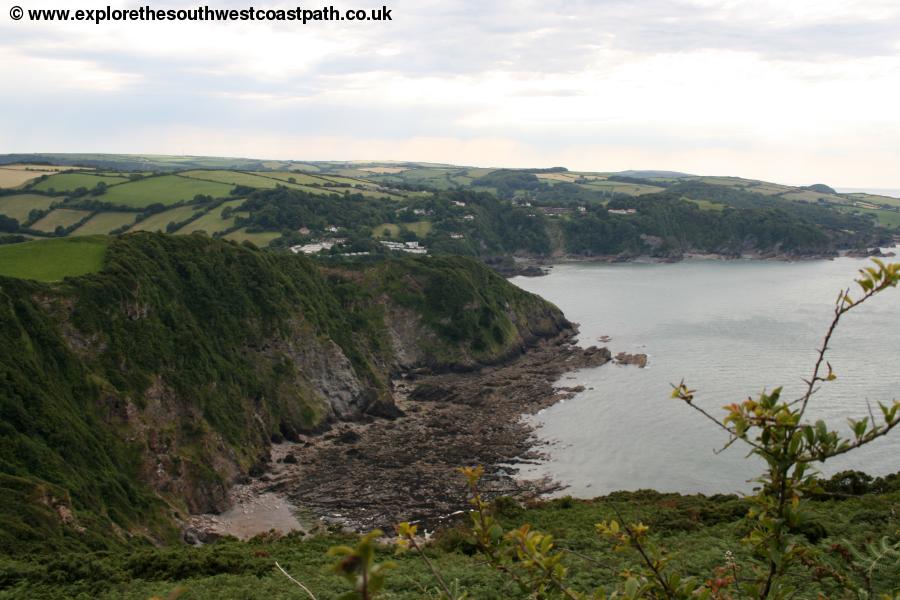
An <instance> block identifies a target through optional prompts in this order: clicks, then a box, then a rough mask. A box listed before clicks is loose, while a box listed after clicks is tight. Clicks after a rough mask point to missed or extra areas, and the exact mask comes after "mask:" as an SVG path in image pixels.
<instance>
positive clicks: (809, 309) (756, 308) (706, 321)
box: [512, 249, 900, 498]
mask: <svg viewBox="0 0 900 600" xmlns="http://www.w3.org/2000/svg"><path fill="white" fill-rule="evenodd" d="M895 250H896V249H895ZM898 254H900V252H898ZM895 260H900V259H895ZM867 262H868V261H867V260H866V259H855V258H837V259H834V260H810V261H801V262H779V261H760V260H685V261H683V262H679V263H674V264H642V263H623V264H600V263H568V264H560V265H556V266H554V267H553V268H552V270H551V273H550V274H549V275H547V276H545V277H537V278H526V277H517V278H514V279H513V280H512V281H513V283H515V284H516V285H518V286H519V287H521V288H523V289H525V290H528V291H530V292H534V293H536V294H539V295H541V296H543V297H544V298H546V299H547V300H549V301H551V302H553V303H555V304H556V305H557V306H558V307H559V308H561V309H562V310H563V312H565V314H566V316H567V317H568V318H569V319H570V320H572V321H575V322H577V323H579V324H580V337H579V343H580V344H581V345H583V346H590V345H605V346H608V347H609V348H610V350H611V351H612V352H613V354H616V353H618V352H622V351H624V352H628V353H644V354H647V355H648V356H649V363H648V365H647V367H646V368H643V369H640V368H637V367H635V366H622V365H616V364H608V365H604V366H602V367H599V368H596V369H589V370H583V371H578V372H575V373H569V374H567V375H566V376H564V377H563V379H562V380H561V381H560V382H559V385H560V386H566V387H574V386H579V385H581V386H584V387H585V391H584V392H582V393H580V394H578V395H577V396H576V397H575V398H573V399H571V400H568V401H565V402H561V403H559V404H556V405H554V406H552V407H550V408H548V409H546V410H544V411H542V412H541V413H539V414H537V415H534V416H531V417H526V419H527V420H528V421H529V422H530V423H531V424H532V425H534V426H535V427H536V435H537V438H538V442H539V443H540V444H541V445H540V447H539V449H540V450H542V451H543V452H544V454H545V455H546V458H545V459H544V460H541V461H538V463H537V464H523V465H519V467H520V476H521V477H523V478H535V477H542V476H550V477H552V478H554V479H555V480H556V481H558V482H560V483H562V484H564V485H565V486H567V487H566V489H565V490H563V491H562V492H560V493H561V494H569V495H572V496H575V497H584V498H590V497H595V496H599V495H603V494H607V493H609V492H612V491H616V490H637V489H642V488H652V489H656V490H660V491H672V492H681V493H706V494H713V493H740V492H748V491H750V490H751V489H752V487H753V485H754V483H753V479H754V478H755V477H756V476H758V474H759V473H760V472H761V470H762V466H763V465H762V462H761V461H760V460H758V459H757V458H755V457H748V450H749V448H748V447H746V446H742V445H741V444H740V443H738V444H734V445H732V446H731V447H729V448H727V449H723V448H724V447H725V446H726V444H727V442H728V435H727V434H726V433H725V432H724V431H722V430H721V429H718V428H717V427H716V426H715V425H714V424H713V423H711V422H710V421H708V420H707V419H705V418H704V417H703V416H702V415H701V414H699V413H698V412H696V411H694V410H692V409H691V408H690V407H688V406H686V405H685V404H684V403H683V402H681V401H678V400H674V399H672V398H671V397H670V396H671V392H672V385H673V384H677V383H679V382H681V381H682V380H684V382H685V383H686V384H687V385H688V386H689V387H690V388H691V389H696V390H697V393H696V401H695V402H696V403H697V404H698V405H699V406H702V407H703V408H705V409H706V410H708V411H709V412H710V413H711V414H714V415H717V416H719V417H722V416H724V415H725V411H724V410H723V409H722V407H723V406H724V405H726V404H730V403H732V402H739V401H741V400H744V399H746V398H747V397H748V396H753V397H755V396H757V395H758V394H759V393H760V392H761V391H763V390H772V389H773V388H775V387H777V386H783V388H784V392H783V394H784V396H783V397H784V398H788V399H793V398H795V397H798V396H799V395H801V393H802V392H803V389H804V384H803V381H802V380H803V378H809V377H810V376H811V373H812V368H813V364H814V361H815V359H816V350H817V348H818V347H819V346H820V344H821V341H822V338H823V336H824V334H825V331H826V329H827V327H828V325H829V323H830V321H831V318H832V315H833V308H834V302H835V299H836V298H837V296H838V292H839V290H841V289H843V288H847V287H850V288H851V289H852V290H856V289H857V286H856V284H855V283H854V278H855V277H856V276H857V271H858V269H860V268H862V267H864V266H866V265H867ZM603 336H609V338H610V339H609V341H608V342H602V341H599V340H600V339H601V338H603ZM827 358H828V360H829V361H830V362H831V364H832V365H833V368H834V372H835V373H836V375H837V380H836V381H834V382H831V383H828V384H827V385H824V386H822V389H821V390H820V391H819V392H818V393H816V394H815V395H814V396H813V398H812V401H811V402H810V407H809V411H808V416H809V418H810V419H812V420H816V419H822V420H824V421H826V422H827V423H828V424H829V425H832V426H835V427H838V428H840V430H841V431H843V432H846V431H847V418H848V417H853V418H861V417H864V416H866V415H868V414H869V411H870V409H871V410H872V411H874V413H875V414H876V415H878V414H880V411H879V410H878V406H877V404H878V403H879V402H884V403H890V402H892V401H893V400H894V399H900V288H898V289H891V290H888V291H886V292H885V293H883V294H882V295H880V296H878V297H876V298H874V299H872V300H871V301H870V302H867V303H866V304H864V305H862V306H860V307H859V309H857V310H855V311H852V312H850V313H848V314H847V315H846V317H845V318H844V319H843V320H842V322H841V324H840V327H839V328H838V330H837V332H836V334H835V336H834V338H833V342H832V350H831V351H830V352H829V354H828V357H827ZM816 466H817V468H819V469H820V470H821V472H822V473H823V474H824V475H831V474H833V473H835V472H838V471H841V470H844V469H861V470H864V471H866V472H868V473H871V474H873V475H876V474H887V473H893V472H897V471H900V428H898V429H897V430H895V431H894V432H892V434H890V435H889V436H888V437H886V438H882V439H880V440H877V441H876V442H874V443H872V444H871V445H869V446H867V447H865V448H863V449H860V450H858V451H855V452H853V453H852V454H848V455H845V456H841V457H837V458H835V459H833V460H830V461H828V462H827V463H826V464H817V465H816Z"/></svg>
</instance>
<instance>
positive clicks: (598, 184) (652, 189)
mask: <svg viewBox="0 0 900 600" xmlns="http://www.w3.org/2000/svg"><path fill="white" fill-rule="evenodd" d="M580 185H582V186H583V187H585V188H587V189H589V190H600V191H605V192H615V193H618V194H629V195H631V196H641V195H643V194H654V193H656V192H661V191H663V189H664V188H661V187H657V186H655V185H642V184H639V183H622V182H621V181H600V180H597V181H592V182H590V183H584V184H580Z"/></svg>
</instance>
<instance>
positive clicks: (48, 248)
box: [0, 236, 110, 281]
mask: <svg viewBox="0 0 900 600" xmlns="http://www.w3.org/2000/svg"><path fill="white" fill-rule="evenodd" d="M109 242H110V238H108V237H104V236H88V237H79V238H60V239H50V240H35V241H33V242H25V243H22V244H12V245H9V246H2V247H0V275H3V276H6V277H17V278H19V279H33V280H35V281H61V280H62V279H64V278H65V277H77V276H79V275H86V274H88V273H94V272H96V271H99V270H100V267H101V266H102V265H103V257H104V256H105V255H106V247H107V246H108V245H109Z"/></svg>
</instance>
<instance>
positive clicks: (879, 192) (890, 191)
mask: <svg viewBox="0 0 900 600" xmlns="http://www.w3.org/2000/svg"><path fill="white" fill-rule="evenodd" d="M837 191H838V193H841V194H855V193H862V194H875V195H876V196H891V197H893V198H900V189H896V188H837Z"/></svg>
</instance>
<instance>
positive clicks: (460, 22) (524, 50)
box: [0, 0, 900, 187]
mask: <svg viewBox="0 0 900 600" xmlns="http://www.w3.org/2000/svg"><path fill="white" fill-rule="evenodd" d="M22 3H23V4H24V3H25V0H23V1H22ZM29 4H33V6H37V5H38V3H30V2H29ZM112 4H113V6H114V7H115V6H125V5H126V4H127V5H128V6H130V4H128V3H126V2H122V1H116V2H112ZM256 4H261V3H260V2H257V3H256ZM380 4H381V3H380V2H379V4H378V5H379V6H380ZM389 4H390V5H391V8H392V10H393V16H394V20H393V21H392V22H389V23H347V22H343V23H311V24H308V25H306V26H300V25H297V24H286V23H259V22H256V23H243V24H238V23H205V24H203V23H107V24H102V25H94V24H92V23H56V24H51V23H35V22H28V21H27V19H26V20H23V21H21V22H18V23H13V22H12V21H9V20H5V16H4V20H0V80H2V81H4V83H6V84H8V85H6V86H5V88H7V90H8V91H5V92H4V94H3V95H0V151H10V152H14V151H25V150H42V151H51V150H54V149H60V148H61V147H65V148H67V149H69V150H81V149H87V148H86V146H87V145H91V146H92V147H91V149H92V150H107V151H110V150H112V148H117V149H119V150H121V149H123V147H125V146H127V147H128V150H129V151H132V152H144V151H150V150H153V151H157V152H167V151H168V152H176V153H177V152H180V151H181V149H182V148H183V147H190V148H192V149H193V150H191V151H192V152H197V151H201V149H202V152H204V153H213V154H217V153H218V154H221V153H235V152H237V153H242V154H246V153H247V152H241V151H240V149H241V148H250V147H252V148H254V151H257V150H258V153H259V154H260V155H263V156H273V155H274V151H275V149H278V152H286V151H289V150H290V149H291V148H295V149H298V150H303V151H304V152H303V156H302V158H307V159H314V158H375V157H378V156H379V153H380V152H381V153H384V155H383V157H384V158H397V159H414V160H435V161H439V162H450V161H458V162H465V163H469V164H472V163H483V164H504V165H510V160H513V159H514V160H521V161H531V162H530V164H535V162H534V161H537V162H539V163H540V164H566V161H571V162H570V163H568V164H569V166H580V167H582V168H593V169H598V170H602V169H609V168H613V167H612V166H611V165H613V164H614V165H618V166H622V167H637V168H643V167H646V168H664V167H665V168H677V169H681V170H691V171H696V172H712V171H714V170H717V169H721V168H723V167H724V166H727V165H723V164H722V157H727V158H728V160H730V161H734V164H736V165H740V168H741V169H746V170H745V171H743V174H744V175H747V176H757V177H769V178H773V177H775V176H778V177H782V176H783V175H782V173H783V172H784V171H785V165H787V164H794V165H795V166H796V169H798V170H803V171H804V179H806V180H810V181H811V180H818V179H826V177H825V176H826V175H828V174H830V173H832V172H834V171H833V170H832V169H834V165H836V164H838V163H839V162H840V163H841V164H842V165H843V172H845V173H846V175H845V177H846V179H845V180H844V181H842V182H840V183H843V184H846V185H867V184H872V185H875V184H877V185H882V186H890V185H897V186H898V187H900V180H898V181H894V182H889V181H886V180H887V179H890V178H893V179H897V178H898V177H900V176H897V175H891V176H886V175H884V174H881V175H878V173H879V172H880V171H877V170H873V169H872V168H870V166H871V165H874V164H877V165H881V166H882V167H881V168H882V171H887V172H894V171H896V169H891V168H889V163H890V162H891V161H893V162H894V164H896V163H897V161H898V159H900V156H898V152H900V150H897V149H898V148H900V131H898V127H897V124H896V116H895V108H894V106H893V105H894V103H895V99H896V97H897V93H898V91H900V83H898V82H900V34H898V32H900V5H897V3H896V2H895V1H894V0H890V1H885V0H859V1H849V0H842V1H838V0H817V1H813V0H791V1H790V2H785V1H783V0H639V1H634V0H629V1H626V0H566V1H563V0H544V1H538V0H499V1H494V2H489V1H484V0H481V1H478V2H476V1H475V0H458V1H454V2H450V1H447V0H417V1H413V0H392V1H391V2H389ZM246 5H247V2H245V1H243V0H227V1H225V0H220V1H219V2H217V3H216V4H215V7H217V8H219V7H221V8H226V7H233V8H246ZM270 5H271V6H270V7H272V8H275V7H278V6H279V2H278V1H277V0H273V1H272V2H271V3H270ZM351 5H352V7H353V8H357V7H364V6H366V5H367V3H366V2H360V1H359V0H354V1H353V2H350V0H348V1H347V2H345V3H343V4H341V7H350V6H351ZM154 6H155V7H156V8H167V7H191V8H193V7H194V3H187V2H182V3H179V2H167V3H154ZM373 6H374V4H373ZM40 7H41V8H48V6H47V5H46V4H45V3H43V2H41V3H40ZM58 7H59V8H62V7H64V6H63V4H62V3H60V5H59V6H58ZM26 8H28V7H27V6H26ZM163 132H164V135H162V133H163ZM179 132H181V133H180V134H179ZM203 136H206V137H205V138H204V137H203ZM204 139H206V140H207V141H206V142H204V141H203V140H204ZM230 140H231V141H230ZM251 140H252V142H251ZM279 140H287V141H285V142H283V143H282V142H279ZM267 144H268V146H267ZM442 144H443V146H442ZM151 147H152V148H151ZM267 147H270V148H272V149H273V151H272V152H265V151H264V150H265V149H266V148H267ZM442 147H443V150H441V148H442ZM366 148H369V149H370V150H369V151H368V152H366V151H365V149H366ZM810 148H814V149H815V151H814V152H813V151H811V150H810ZM310 149H312V150H315V149H318V150H319V151H320V152H322V153H329V152H331V151H332V150H333V151H334V152H336V153H337V154H329V155H328V156H324V155H317V154H316V152H315V151H313V152H311V153H310V152H308V150H310ZM780 149H781V150H780ZM340 150H343V151H345V152H347V153H352V154H353V156H349V155H348V156H339V155H338V154H339V151H340ZM413 152H421V153H423V156H421V157H419V156H415V155H411V154H410V153H413ZM810 156H813V157H817V158H816V160H819V161H820V163H818V164H821V165H823V167H822V169H821V175H819V172H817V171H816V170H815V169H816V166H815V165H816V164H817V163H816V162H815V160H807V159H806V158H802V157H810ZM863 156H864V157H865V162H866V164H862V162H863V161H861V160H859V159H860V157H863ZM283 157H285V158H289V156H283ZM704 157H705V158H704ZM626 158H627V160H626ZM801 158H802V159H801ZM704 160H705V161H706V164H708V165H709V166H708V167H707V168H703V164H704V162H703V161H704ZM588 161H605V163H604V164H599V162H598V164H590V165H589V164H586V163H587V162H588ZM628 161H647V162H629V164H624V165H623V164H620V163H622V162H628ZM653 161H659V163H655V162H653ZM576 163H577V165H576ZM606 163H608V164H606ZM661 163H665V164H661ZM825 165H827V168H825ZM713 167H715V168H713ZM873 173H875V174H874V175H873ZM876 175H877V178H878V181H877V182H875V181H870V178H872V177H875V176H876Z"/></svg>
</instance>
